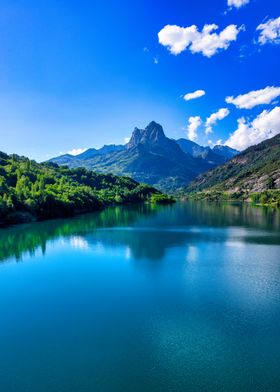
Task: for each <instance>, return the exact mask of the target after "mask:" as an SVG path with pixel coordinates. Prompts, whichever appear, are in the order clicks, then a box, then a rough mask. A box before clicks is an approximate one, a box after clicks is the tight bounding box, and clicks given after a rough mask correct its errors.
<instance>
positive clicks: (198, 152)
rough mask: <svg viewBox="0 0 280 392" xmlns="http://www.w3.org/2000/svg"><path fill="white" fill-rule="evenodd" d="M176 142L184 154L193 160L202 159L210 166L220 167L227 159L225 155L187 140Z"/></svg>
mask: <svg viewBox="0 0 280 392" xmlns="http://www.w3.org/2000/svg"><path fill="white" fill-rule="evenodd" d="M176 142H177V143H178V144H179V146H180V147H181V149H182V150H183V151H184V152H185V153H188V154H190V155H191V156H192V157H193V158H201V159H204V160H205V161H207V162H208V163H210V164H212V165H220V164H222V163H225V162H226V161H227V160H228V159H229V158H227V157H226V156H225V155H224V156H223V155H222V154H220V153H216V152H215V151H214V149H213V150H212V149H211V148H210V147H203V146H200V145H199V144H197V143H195V142H192V141H191V140H188V139H183V138H182V139H178V140H176ZM215 147H218V146H215ZM215 147H214V148H215ZM222 147H223V146H222Z"/></svg>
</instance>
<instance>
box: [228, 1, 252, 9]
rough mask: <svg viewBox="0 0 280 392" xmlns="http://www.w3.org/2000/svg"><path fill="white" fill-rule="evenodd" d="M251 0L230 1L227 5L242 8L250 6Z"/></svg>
mask: <svg viewBox="0 0 280 392" xmlns="http://www.w3.org/2000/svg"><path fill="white" fill-rule="evenodd" d="M249 2H250V0H228V1H227V4H228V6H229V7H235V8H240V7H243V6H244V5H246V4H248V3H249Z"/></svg>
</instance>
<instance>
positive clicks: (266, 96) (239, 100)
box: [226, 86, 280, 109]
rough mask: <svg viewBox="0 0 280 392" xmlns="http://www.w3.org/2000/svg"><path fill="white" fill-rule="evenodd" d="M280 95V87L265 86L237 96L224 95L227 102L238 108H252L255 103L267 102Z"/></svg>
mask: <svg viewBox="0 0 280 392" xmlns="http://www.w3.org/2000/svg"><path fill="white" fill-rule="evenodd" d="M279 95H280V87H273V86H271V87H269V86H268V87H266V88H263V89H261V90H254V91H250V92H249V93H247V94H240V95H238V96H237V97H235V98H234V97H226V102H227V103H232V104H233V105H235V106H236V107H237V108H238V109H252V108H253V107H255V106H257V105H263V104H269V103H270V102H272V101H273V99H275V98H277V97H278V96H279Z"/></svg>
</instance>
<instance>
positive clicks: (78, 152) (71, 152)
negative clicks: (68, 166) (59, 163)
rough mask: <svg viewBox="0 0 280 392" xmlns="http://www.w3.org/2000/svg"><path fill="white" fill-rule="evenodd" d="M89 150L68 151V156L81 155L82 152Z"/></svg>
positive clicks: (74, 149) (76, 149) (75, 149)
mask: <svg viewBox="0 0 280 392" xmlns="http://www.w3.org/2000/svg"><path fill="white" fill-rule="evenodd" d="M86 150H88V148H73V150H70V151H67V154H70V155H79V154H81V153H82V152H85V151H86Z"/></svg>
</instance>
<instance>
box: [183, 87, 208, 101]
mask: <svg viewBox="0 0 280 392" xmlns="http://www.w3.org/2000/svg"><path fill="white" fill-rule="evenodd" d="M203 95H205V91H204V90H196V91H195V92H193V93H188V94H185V95H184V96H183V98H184V100H185V101H190V100H191V99H196V98H200V97H203Z"/></svg>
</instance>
